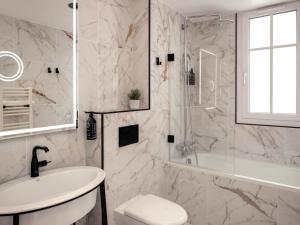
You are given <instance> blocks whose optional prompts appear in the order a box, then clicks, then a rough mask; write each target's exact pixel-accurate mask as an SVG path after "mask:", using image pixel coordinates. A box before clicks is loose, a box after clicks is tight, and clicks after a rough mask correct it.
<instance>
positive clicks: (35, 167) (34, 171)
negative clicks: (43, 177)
mask: <svg viewBox="0 0 300 225" xmlns="http://www.w3.org/2000/svg"><path fill="white" fill-rule="evenodd" d="M37 150H44V151H45V152H49V148H48V147H46V146H35V147H34V148H33V150H32V159H31V177H38V176H39V175H40V173H39V168H40V167H44V166H47V165H48V164H49V163H51V161H46V160H43V161H40V162H39V160H38V157H37Z"/></svg>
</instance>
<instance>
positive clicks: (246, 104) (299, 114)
mask: <svg viewBox="0 0 300 225" xmlns="http://www.w3.org/2000/svg"><path fill="white" fill-rule="evenodd" d="M290 11H297V31H296V32H297V43H296V48H297V50H296V51H297V56H296V57H297V58H296V64H297V69H296V71H297V78H296V79H297V81H296V83H297V84H296V85H297V89H296V90H297V92H296V104H297V108H296V114H272V113H250V93H249V84H250V77H249V76H248V74H249V62H250V59H249V56H250V54H249V50H250V19H252V18H257V17H263V16H270V15H276V14H280V13H285V12H290ZM237 18H238V19H237V77H236V91H237V92H236V95H237V96H236V101H237V102H236V103H237V104H236V105H237V106H236V107H237V109H236V123H237V124H254V125H267V126H268V125H269V126H283V127H300V34H299V32H300V2H295V3H289V4H283V5H277V6H273V7H270V8H265V9H260V10H254V11H248V12H243V13H239V14H238V15H237ZM272 27H273V17H272V19H271V28H272ZM271 39H273V34H272V30H271ZM271 43H272V42H271ZM288 46H291V45H283V46H281V47H288ZM293 46H295V45H293ZM275 48H277V47H275ZM273 49H274V47H273V46H271V47H270V50H271V53H270V54H271V56H272V54H273V53H272V52H273ZM271 60H272V59H271ZM272 67H273V64H272V62H271V68H272ZM271 71H272V70H271ZM272 88H273V87H272V77H271V87H270V89H271V95H270V97H271V99H270V102H271V109H270V110H272V98H273V96H272V94H273V93H272Z"/></svg>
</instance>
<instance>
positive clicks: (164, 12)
mask: <svg viewBox="0 0 300 225" xmlns="http://www.w3.org/2000/svg"><path fill="white" fill-rule="evenodd" d="M100 2H101V1H100ZM94 3H95V2H94ZM104 3H106V1H104ZM120 3H121V1H120ZM99 6H100V9H101V10H102V8H101V7H102V4H100V5H99ZM99 6H98V7H99ZM113 6H114V4H113ZM92 8H95V5H94V7H93V6H92V5H91V6H90V10H92ZM101 10H100V11H101ZM181 19H182V17H181V16H180V15H179V14H178V13H176V12H175V11H173V10H171V9H170V8H168V7H166V6H164V5H163V4H161V3H160V2H158V1H157V0H153V1H152V4H151V22H152V23H151V24H152V26H151V37H152V38H151V46H152V48H151V110H150V111H142V112H129V113H121V114H109V115H105V117H104V127H105V133H104V138H105V140H104V141H105V146H104V149H105V159H104V161H105V171H106V173H107V179H106V191H107V207H108V221H109V225H114V224H115V222H114V218H113V210H114V209H115V208H116V207H117V206H118V205H120V204H121V203H123V202H125V201H127V200H129V199H130V198H132V197H134V196H136V195H138V194H145V193H153V194H157V195H160V196H166V193H167V186H166V185H165V182H164V181H165V177H166V173H165V170H164V168H165V166H166V161H167V160H168V151H167V149H168V144H167V141H166V140H167V135H168V132H169V119H168V111H169V96H168V88H169V86H168V84H169V83H168V78H169V76H171V75H172V76H179V71H178V70H177V69H175V68H180V66H178V65H177V63H178V61H177V62H174V63H170V64H169V63H167V60H166V56H167V53H168V52H173V51H175V53H176V55H177V53H178V55H180V53H179V52H178V50H177V49H178V48H177V41H179V40H180V39H179V36H178V35H177V33H178V32H180V24H181ZM87 24H92V23H91V22H90V23H88V22H87ZM93 26H97V23H96V22H95V24H94V25H93ZM94 28H95V27H94ZM90 30H91V31H92V30H94V29H93V28H92V26H91V27H90ZM123 38H125V37H123ZM120 41H121V42H123V41H124V39H121V40H120ZM84 44H86V43H84ZM89 49H91V48H89ZM102 54H104V53H102ZM106 54H109V53H108V52H107V53H106ZM156 56H159V57H161V59H162V61H163V65H161V66H156V65H155V57H156ZM101 57H102V56H101ZM103 57H104V56H103ZM102 67H104V66H101V67H99V68H98V71H97V69H96V68H95V69H96V70H95V72H93V73H95V74H96V73H99V74H103V73H102V72H101V68H102ZM99 69H100V71H99ZM97 119H98V121H100V120H99V117H97ZM133 124H139V126H140V142H139V143H137V144H134V145H130V146H127V147H123V148H119V147H118V128H119V127H121V126H126V125H133ZM99 126H100V124H99ZM88 144H89V150H88V151H87V164H88V165H99V164H100V162H99V160H100V158H97V159H98V160H97V159H96V158H95V155H99V154H100V143H99V140H97V141H94V142H93V141H92V142H89V143H88ZM98 215H99V211H96V210H95V211H94V212H93V213H92V214H91V215H90V216H89V218H88V220H89V224H99V223H98V220H99V219H100V218H99V216H98Z"/></svg>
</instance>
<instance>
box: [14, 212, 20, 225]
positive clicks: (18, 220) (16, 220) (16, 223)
mask: <svg viewBox="0 0 300 225" xmlns="http://www.w3.org/2000/svg"><path fill="white" fill-rule="evenodd" d="M19 224H20V216H19V215H18V214H17V215H14V216H13V225H19Z"/></svg>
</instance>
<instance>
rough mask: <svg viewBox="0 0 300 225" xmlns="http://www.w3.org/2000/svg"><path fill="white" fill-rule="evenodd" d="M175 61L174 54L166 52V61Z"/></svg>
mask: <svg viewBox="0 0 300 225" xmlns="http://www.w3.org/2000/svg"><path fill="white" fill-rule="evenodd" d="M174 61H175V54H168V62H174Z"/></svg>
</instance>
